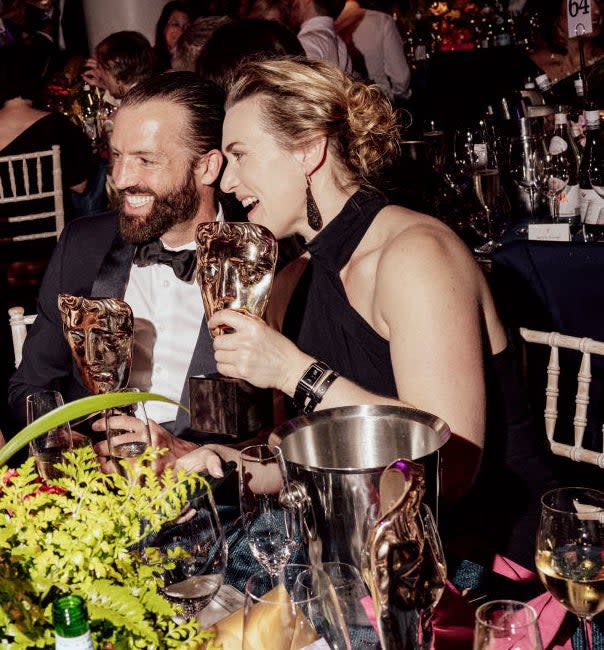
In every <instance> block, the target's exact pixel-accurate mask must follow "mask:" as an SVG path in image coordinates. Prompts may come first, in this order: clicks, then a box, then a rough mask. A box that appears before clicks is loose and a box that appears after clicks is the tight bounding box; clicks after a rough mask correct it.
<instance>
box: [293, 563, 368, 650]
mask: <svg viewBox="0 0 604 650" xmlns="http://www.w3.org/2000/svg"><path fill="white" fill-rule="evenodd" d="M321 569H323V571H325V573H326V574H327V575H328V576H329V579H330V580H331V584H332V585H333V588H334V589H335V592H336V596H337V598H338V603H339V605H340V608H341V610H342V616H343V618H344V622H345V623H346V627H347V630H348V636H349V638H350V642H351V644H352V646H353V648H365V647H367V648H376V647H377V645H378V644H379V637H378V634H377V631H376V630H375V628H374V627H373V625H372V624H371V621H370V620H369V616H368V615H367V611H371V612H373V603H372V600H371V596H370V595H369V592H368V590H367V587H366V586H365V583H364V582H363V579H362V578H361V574H360V573H359V570H358V569H357V568H356V567H354V566H352V565H351V564H346V563H345V562H323V564H322V565H321ZM311 571H312V569H307V570H306V571H304V572H303V573H301V574H300V576H299V577H298V580H299V581H301V582H306V581H308V580H310V579H311V576H309V575H308V574H309V572H311Z"/></svg>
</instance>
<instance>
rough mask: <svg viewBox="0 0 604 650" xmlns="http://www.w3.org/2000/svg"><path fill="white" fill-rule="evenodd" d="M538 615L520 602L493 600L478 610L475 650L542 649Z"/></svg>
mask: <svg viewBox="0 0 604 650" xmlns="http://www.w3.org/2000/svg"><path fill="white" fill-rule="evenodd" d="M542 648H543V644H542V641H541V635H540V633H539V626H538V624H537V612H536V611H535V610H534V609H533V607H531V606H530V605H527V604H526V603H522V602H519V601H517V600H492V601H489V602H487V603H483V604H482V605H481V606H480V607H479V608H478V609H477V610H476V625H475V627H474V650H542Z"/></svg>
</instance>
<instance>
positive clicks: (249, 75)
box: [226, 59, 399, 186]
mask: <svg viewBox="0 0 604 650" xmlns="http://www.w3.org/2000/svg"><path fill="white" fill-rule="evenodd" d="M253 96H258V97H259V99H260V102H261V105H262V112H261V114H262V120H263V122H264V126H265V128H266V130H267V131H268V132H269V133H271V134H272V135H273V136H274V137H275V139H276V140H277V142H278V143H279V145H280V146H282V147H283V148H285V149H292V148H294V147H297V146H305V145H308V144H310V143H311V142H313V140H314V139H315V138H316V137H317V136H322V135H325V136H327V138H328V143H329V147H330V150H331V152H332V154H333V155H334V157H335V159H336V161H337V163H338V164H339V165H340V166H341V167H342V168H343V170H344V171H345V172H346V174H347V176H349V178H350V180H351V181H353V182H358V183H361V184H362V185H368V186H375V185H376V181H377V179H378V177H379V176H380V172H381V171H382V170H383V169H385V168H387V167H389V166H390V165H391V164H392V163H393V162H394V160H395V159H396V157H397V156H398V152H399V130H398V121H397V116H396V113H395V111H394V109H393V108H392V106H391V104H390V102H389V101H388V99H387V98H386V97H385V95H384V94H383V93H382V91H381V90H380V89H379V88H378V86H374V85H372V86H368V85H366V84H364V83H359V82H356V81H353V80H352V79H351V78H350V77H348V76H347V75H346V74H345V73H344V72H342V71H341V70H340V69H339V68H338V67H336V66H335V65H332V64H331V63H325V62H323V61H302V60H292V59H280V60H273V61H261V62H248V63H244V64H243V65H241V66H240V67H239V69H238V70H237V71H236V72H235V75H234V79H233V82H232V85H231V86H230V88H229V89H228V95H227V100H226V109H227V110H228V109H229V108H230V107H231V106H233V105H234V104H236V103H237V102H240V101H241V100H243V99H246V98H248V97H253Z"/></svg>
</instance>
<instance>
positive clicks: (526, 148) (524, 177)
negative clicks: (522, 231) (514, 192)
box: [509, 138, 543, 221]
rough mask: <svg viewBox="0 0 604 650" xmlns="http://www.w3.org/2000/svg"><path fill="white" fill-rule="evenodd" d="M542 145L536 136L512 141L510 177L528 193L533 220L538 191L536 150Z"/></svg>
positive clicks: (530, 213)
mask: <svg viewBox="0 0 604 650" xmlns="http://www.w3.org/2000/svg"><path fill="white" fill-rule="evenodd" d="M540 146H543V145H542V144H541V143H540V142H539V141H538V140H537V139H536V138H513V139H512V140H511V142H510V159H509V170H510V178H511V179H512V180H513V181H514V183H515V184H516V185H517V186H518V187H519V188H520V190H521V191H522V192H523V193H524V194H526V195H528V197H527V198H528V207H529V215H530V219H531V221H533V219H534V217H535V197H536V195H537V191H538V188H537V178H536V176H535V167H534V164H535V163H534V158H535V151H536V149H537V147H540ZM523 205H525V204H524V203H523Z"/></svg>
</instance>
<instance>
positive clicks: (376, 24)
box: [335, 0, 411, 102]
mask: <svg viewBox="0 0 604 650" xmlns="http://www.w3.org/2000/svg"><path fill="white" fill-rule="evenodd" d="M335 26H336V32H337V33H338V35H339V36H340V38H341V39H342V40H343V41H344V43H346V47H347V48H348V52H349V54H350V56H351V58H352V61H353V66H354V69H355V70H356V71H357V72H359V73H360V74H362V75H363V76H365V77H366V78H367V79H369V80H370V81H372V82H373V83H376V84H377V85H378V86H379V87H380V88H381V89H382V90H383V91H384V93H385V95H386V97H388V99H390V100H391V101H393V100H394V101H395V102H401V101H404V100H405V99H407V98H408V97H409V95H410V90H409V83H410V81H411V70H410V69H409V66H408V64H407V60H406V58H405V50H404V46H403V40H402V38H401V35H400V33H399V31H398V28H397V26H396V23H395V22H394V20H393V18H392V16H389V15H388V14H386V13H384V12H382V11H374V10H373V9H368V8H365V7H364V6H362V4H361V3H359V2H358V0H346V4H345V6H344V9H343V10H342V13H341V14H340V15H339V16H338V17H337V18H336V21H335Z"/></svg>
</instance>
